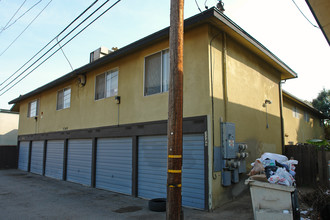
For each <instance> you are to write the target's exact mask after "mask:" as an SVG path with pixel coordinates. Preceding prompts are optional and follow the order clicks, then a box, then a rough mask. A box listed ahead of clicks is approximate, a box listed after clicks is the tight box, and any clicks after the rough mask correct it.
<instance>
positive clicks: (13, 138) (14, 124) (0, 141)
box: [0, 112, 19, 145]
mask: <svg viewBox="0 0 330 220" xmlns="http://www.w3.org/2000/svg"><path fill="white" fill-rule="evenodd" d="M18 118H19V115H18V114H13V113H5V112H0V145H16V144H17V128H18Z"/></svg>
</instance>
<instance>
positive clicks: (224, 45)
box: [222, 32, 228, 122]
mask: <svg viewBox="0 0 330 220" xmlns="http://www.w3.org/2000/svg"><path fill="white" fill-rule="evenodd" d="M222 85H223V86H222V88H223V100H224V112H225V120H224V122H227V120H228V90H227V88H228V86H227V38H226V33H225V32H223V34H222Z"/></svg>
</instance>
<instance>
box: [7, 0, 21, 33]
mask: <svg viewBox="0 0 330 220" xmlns="http://www.w3.org/2000/svg"><path fill="white" fill-rule="evenodd" d="M25 2H26V0H24V2H23V3H22V4H21V6H19V8H18V9H17V10H16V12H15V13H14V14H13V16H11V18H10V19H9V21H8V22H7V24H6V25H5V26H4V27H3V28H2V30H4V29H6V27H7V25H8V24H9V23H10V22H11V20H13V18H14V17H15V16H16V14H17V13H18V12H19V10H21V8H22V7H23V5H24V3H25Z"/></svg>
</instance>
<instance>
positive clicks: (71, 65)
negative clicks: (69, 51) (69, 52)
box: [56, 38, 73, 70]
mask: <svg viewBox="0 0 330 220" xmlns="http://www.w3.org/2000/svg"><path fill="white" fill-rule="evenodd" d="M56 41H57V44H58V46H59V47H60V49H61V51H62V53H63V55H64V57H65V59H66V61H68V63H69V65H70V67H71V70H73V67H72V65H71V63H70V60H69V59H68V57H67V56H66V55H65V53H64V50H63V48H62V47H61V44H60V42H58V38H56Z"/></svg>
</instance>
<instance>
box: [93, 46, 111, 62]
mask: <svg viewBox="0 0 330 220" xmlns="http://www.w3.org/2000/svg"><path fill="white" fill-rule="evenodd" d="M111 52H112V51H110V50H109V49H108V48H106V47H100V48H98V49H97V50H95V51H93V52H91V53H90V56H89V62H90V63H91V62H93V61H95V60H97V59H100V58H101V57H104V56H105V55H108V54H109V53H111Z"/></svg>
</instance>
